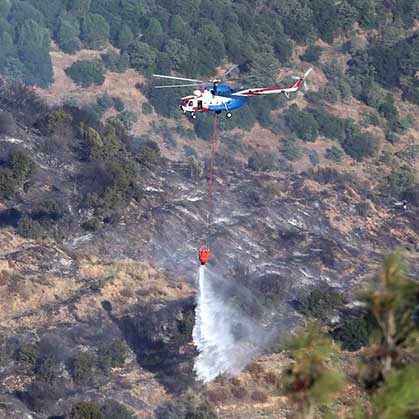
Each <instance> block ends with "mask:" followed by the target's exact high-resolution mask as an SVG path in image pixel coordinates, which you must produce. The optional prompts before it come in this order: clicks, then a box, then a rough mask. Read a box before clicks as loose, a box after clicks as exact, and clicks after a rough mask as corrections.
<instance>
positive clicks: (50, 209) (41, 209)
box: [32, 199, 66, 221]
mask: <svg viewBox="0 0 419 419" xmlns="http://www.w3.org/2000/svg"><path fill="white" fill-rule="evenodd" d="M65 212H66V210H65V208H64V205H63V203H62V202H61V201H59V200H57V199H47V200H45V201H44V202H42V203H41V204H39V205H37V206H36V207H35V208H34V210H33V213H32V217H33V218H35V219H47V220H48V219H51V220H55V221H56V220H59V219H60V218H62V217H64V215H65Z"/></svg>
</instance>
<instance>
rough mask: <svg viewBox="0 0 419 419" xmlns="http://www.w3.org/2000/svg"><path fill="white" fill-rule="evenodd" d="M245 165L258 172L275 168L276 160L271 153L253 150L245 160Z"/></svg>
mask: <svg viewBox="0 0 419 419" xmlns="http://www.w3.org/2000/svg"><path fill="white" fill-rule="evenodd" d="M247 166H248V167H249V169H251V170H253V171H255V172H260V171H266V172H269V171H271V170H275V169H276V166H277V165H276V161H275V158H274V156H273V155H272V153H267V152H263V151H259V152H254V153H253V154H252V155H251V156H250V157H249V159H248V161H247Z"/></svg>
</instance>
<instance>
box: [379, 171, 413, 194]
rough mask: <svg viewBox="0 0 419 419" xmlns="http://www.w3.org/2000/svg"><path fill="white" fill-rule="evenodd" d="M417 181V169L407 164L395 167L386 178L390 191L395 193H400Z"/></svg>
mask: <svg viewBox="0 0 419 419" xmlns="http://www.w3.org/2000/svg"><path fill="white" fill-rule="evenodd" d="M416 182H417V179H416V176H415V170H414V169H412V168H411V167H410V166H408V165H407V164H404V165H402V166H400V167H397V168H396V169H393V170H392V172H391V173H390V174H389V175H388V176H387V178H386V183H387V186H388V189H389V191H390V192H391V193H392V194H395V195H400V194H401V193H402V192H403V191H405V190H407V189H409V188H411V187H412V186H413V185H415V184H416Z"/></svg>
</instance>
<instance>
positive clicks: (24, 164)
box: [9, 150, 36, 186]
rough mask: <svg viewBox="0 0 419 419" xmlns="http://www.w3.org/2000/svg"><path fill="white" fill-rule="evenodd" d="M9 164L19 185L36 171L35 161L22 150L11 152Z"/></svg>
mask: <svg viewBox="0 0 419 419" xmlns="http://www.w3.org/2000/svg"><path fill="white" fill-rule="evenodd" d="M9 164H10V167H11V169H12V172H13V176H14V178H15V179H16V182H17V184H18V185H19V186H20V185H23V184H24V183H25V182H26V181H28V180H29V179H30V178H31V177H32V176H33V175H34V174H35V171H36V165H35V163H34V162H33V160H32V159H31V158H29V157H28V156H27V155H26V153H25V152H24V151H22V150H17V151H14V152H12V153H10V154H9Z"/></svg>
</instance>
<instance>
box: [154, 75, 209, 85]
mask: <svg viewBox="0 0 419 419" xmlns="http://www.w3.org/2000/svg"><path fill="white" fill-rule="evenodd" d="M153 77H161V78H162V79H170V80H182V81H194V82H196V83H204V81H203V80H196V79H187V78H185V77H175V76H165V75H163V74H153Z"/></svg>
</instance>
